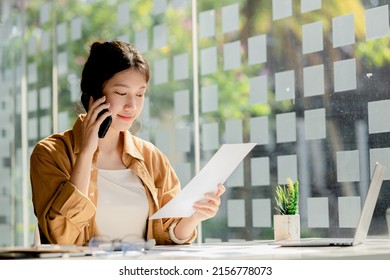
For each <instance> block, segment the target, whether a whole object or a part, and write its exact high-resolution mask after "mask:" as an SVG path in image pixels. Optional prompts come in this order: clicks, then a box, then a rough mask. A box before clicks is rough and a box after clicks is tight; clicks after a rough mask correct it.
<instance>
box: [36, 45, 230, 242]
mask: <svg viewBox="0 0 390 280" xmlns="http://www.w3.org/2000/svg"><path fill="white" fill-rule="evenodd" d="M149 75H150V73H149V65H148V63H147V61H146V60H145V59H144V58H143V57H142V55H141V54H140V53H139V52H138V51H137V50H136V49H135V48H134V47H132V46H131V45H129V44H127V43H123V42H118V41H110V42H104V43H100V42H95V43H93V44H92V46H91V50H90V55H89V57H88V60H87V62H86V64H85V66H84V69H83V72H82V78H81V92H82V96H81V101H82V104H83V106H84V108H85V110H86V111H87V113H86V114H80V115H79V117H78V119H77V121H76V122H75V124H74V126H73V128H72V129H71V130H68V131H65V132H63V133H59V134H54V135H51V136H49V137H47V138H45V139H43V140H41V141H40V142H38V143H37V145H36V146H35V148H34V151H33V152H32V155H31V159H30V160H31V162H30V176H31V185H32V199H33V204H34V212H35V215H36V216H37V218H38V224H39V228H40V233H41V239H42V240H41V241H42V242H43V243H51V244H75V245H88V244H89V241H90V239H91V238H92V237H95V236H100V235H104V236H109V237H110V238H122V237H124V236H125V235H127V236H132V237H134V238H142V239H155V241H156V244H184V243H190V242H192V241H193V240H194V239H195V238H196V226H197V225H198V224H199V223H200V222H201V221H203V220H206V219H209V218H211V217H213V216H215V214H216V213H217V211H218V207H219V204H220V196H221V195H222V193H223V192H224V191H225V188H224V186H223V185H219V186H218V189H217V191H216V193H210V194H205V197H206V199H205V200H202V201H199V202H197V203H195V204H194V206H193V208H194V210H195V212H194V214H193V215H192V216H191V217H187V218H181V219H180V218H177V219H173V218H172V219H158V220H149V219H148V217H150V216H151V215H153V214H154V213H155V212H156V211H157V210H159V209H160V208H161V207H162V206H164V205H165V204H166V203H167V202H168V201H169V200H170V199H172V198H173V197H174V196H175V195H176V194H177V193H178V192H179V191H180V183H179V180H178V178H177V176H176V174H175V172H174V170H173V169H172V167H171V165H170V163H169V161H168V159H167V158H166V157H165V156H164V155H163V154H162V153H161V151H159V150H158V149H157V148H156V147H155V146H154V145H152V144H151V143H149V142H146V141H144V140H142V139H140V138H138V137H135V136H133V135H131V134H130V132H129V129H130V127H131V126H132V125H133V123H134V122H135V120H136V119H137V118H138V117H139V116H140V115H141V112H142V109H143V105H144V98H145V92H146V90H147V85H148V81H149ZM108 117H111V118H112V123H111V125H110V126H109V128H108V130H107V133H106V135H105V136H104V138H100V137H99V136H98V132H99V128H100V126H101V125H102V123H103V121H105V120H106V119H107V118H108ZM216 187H217V186H216Z"/></svg>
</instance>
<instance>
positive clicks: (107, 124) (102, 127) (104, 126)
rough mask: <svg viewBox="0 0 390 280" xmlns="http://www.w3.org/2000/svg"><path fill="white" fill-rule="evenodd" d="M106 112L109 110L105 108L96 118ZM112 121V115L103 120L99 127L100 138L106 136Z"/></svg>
mask: <svg viewBox="0 0 390 280" xmlns="http://www.w3.org/2000/svg"><path fill="white" fill-rule="evenodd" d="M105 112H108V109H104V110H102V111H101V112H100V113H99V114H98V116H97V118H96V119H98V118H99V117H100V116H101V115H102V114H104V113H105ZM111 122H112V117H111V116H108V117H107V118H106V119H105V120H104V121H103V122H102V124H101V125H100V127H99V132H98V136H99V138H104V136H106V133H107V131H108V128H109V127H110V125H111Z"/></svg>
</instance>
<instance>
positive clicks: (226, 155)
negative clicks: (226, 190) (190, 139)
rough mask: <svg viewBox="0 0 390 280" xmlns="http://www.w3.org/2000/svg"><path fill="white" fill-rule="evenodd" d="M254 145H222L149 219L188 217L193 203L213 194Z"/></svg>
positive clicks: (192, 210)
mask: <svg viewBox="0 0 390 280" xmlns="http://www.w3.org/2000/svg"><path fill="white" fill-rule="evenodd" d="M255 146H256V143H245V144H224V145H222V146H221V148H220V149H219V150H218V151H217V152H216V153H215V155H214V156H213V157H212V158H211V159H210V160H209V161H208V163H207V164H206V165H205V166H204V167H203V169H202V170H201V171H200V172H199V173H198V174H197V175H196V176H195V177H194V178H193V179H192V180H191V181H190V182H189V183H188V184H187V185H186V186H185V187H184V188H183V190H182V191H181V192H180V193H179V194H178V195H176V196H175V197H174V198H173V199H172V200H171V201H169V202H168V203H167V204H166V205H165V206H164V207H162V208H161V209H160V210H159V211H157V212H156V213H155V214H154V215H153V216H151V217H150V219H160V218H173V217H175V218H178V217H190V216H191V215H192V214H193V213H194V212H195V210H194V209H193V205H194V203H195V202H197V201H200V200H202V199H204V198H205V194H206V193H215V192H216V191H217V186H218V184H223V183H224V182H225V181H226V180H227V178H228V177H229V176H230V174H231V173H232V172H233V171H234V169H236V167H237V166H238V165H239V163H240V162H241V161H242V160H243V159H244V157H245V156H246V155H247V154H248V153H249V152H250V151H251V150H252V149H253V148H254V147H255Z"/></svg>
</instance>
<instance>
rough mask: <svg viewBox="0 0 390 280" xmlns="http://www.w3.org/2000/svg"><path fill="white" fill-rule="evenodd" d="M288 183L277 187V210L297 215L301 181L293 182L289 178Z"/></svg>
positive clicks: (282, 213) (279, 212)
mask: <svg viewBox="0 0 390 280" xmlns="http://www.w3.org/2000/svg"><path fill="white" fill-rule="evenodd" d="M287 182H288V183H287V185H278V186H277V187H276V195H275V201H276V207H275V209H276V211H277V213H278V214H280V215H296V214H298V213H299V182H298V181H296V182H295V183H293V182H292V181H291V180H290V179H289V178H288V179H287Z"/></svg>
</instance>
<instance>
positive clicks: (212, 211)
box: [194, 207, 218, 219]
mask: <svg viewBox="0 0 390 280" xmlns="http://www.w3.org/2000/svg"><path fill="white" fill-rule="evenodd" d="M194 210H195V211H196V213H197V214H200V215H202V216H204V218H205V219H207V218H211V217H214V216H215V215H216V214H217V212H218V209H209V208H203V207H194Z"/></svg>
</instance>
